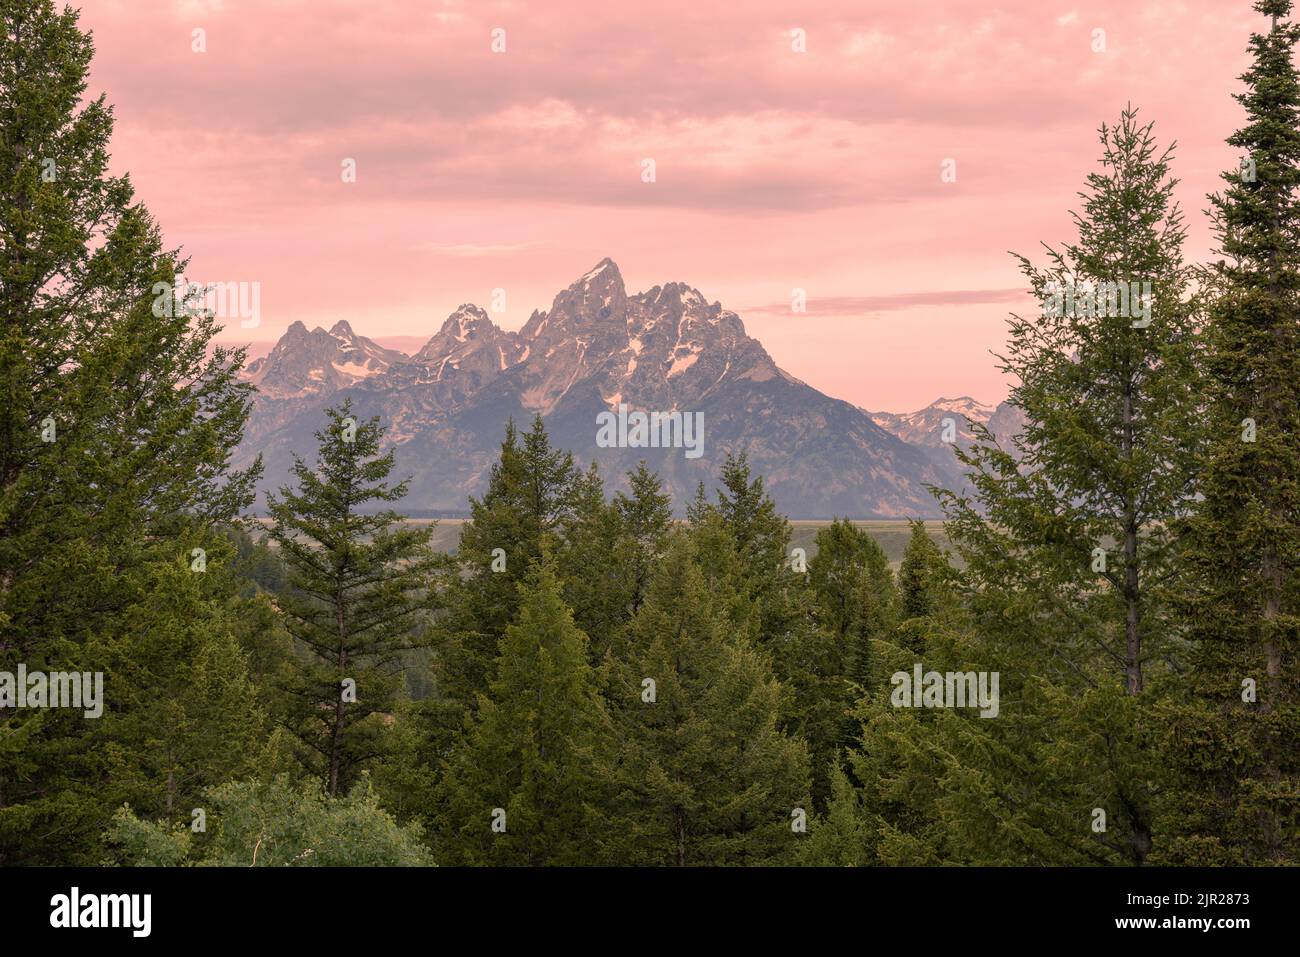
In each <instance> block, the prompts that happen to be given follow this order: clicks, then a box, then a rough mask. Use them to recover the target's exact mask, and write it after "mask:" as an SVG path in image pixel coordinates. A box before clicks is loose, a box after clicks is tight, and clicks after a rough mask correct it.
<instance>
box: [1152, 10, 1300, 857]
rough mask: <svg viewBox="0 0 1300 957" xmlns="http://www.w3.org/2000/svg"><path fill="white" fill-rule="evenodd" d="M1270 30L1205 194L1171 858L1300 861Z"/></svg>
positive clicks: (1296, 522) (1283, 65)
mask: <svg viewBox="0 0 1300 957" xmlns="http://www.w3.org/2000/svg"><path fill="white" fill-rule="evenodd" d="M1254 7H1255V10H1256V11H1258V12H1259V13H1261V14H1263V15H1264V16H1267V17H1269V18H1270V20H1271V23H1270V26H1269V29H1268V31H1267V32H1265V33H1259V34H1255V35H1254V36H1253V37H1252V38H1251V44H1250V45H1251V52H1252V54H1253V57H1254V62H1253V63H1252V65H1251V67H1250V69H1249V70H1248V71H1247V72H1246V73H1245V75H1244V76H1243V77H1242V79H1243V80H1244V81H1245V83H1246V87H1247V89H1246V92H1244V93H1242V94H1238V95H1237V96H1236V99H1237V100H1238V102H1239V103H1241V105H1242V106H1243V107H1244V108H1245V110H1246V124H1245V125H1244V126H1243V127H1242V128H1241V129H1240V130H1239V131H1237V132H1236V133H1235V134H1233V135H1232V136H1231V137H1230V138H1229V140H1228V143H1229V144H1230V145H1231V146H1234V147H1236V148H1238V149H1241V150H1243V151H1244V152H1245V155H1244V157H1243V158H1242V163H1241V166H1240V167H1239V168H1238V169H1235V170H1230V171H1228V172H1226V173H1224V174H1223V179H1224V180H1225V181H1226V182H1227V183H1228V187H1227V189H1226V190H1225V191H1224V192H1223V193H1221V194H1219V195H1215V196H1213V197H1211V200H1212V204H1213V212H1214V214H1215V221H1216V222H1215V224H1216V228H1217V230H1218V234H1219V240H1220V246H1221V249H1222V252H1223V253H1224V255H1225V257H1226V259H1225V260H1223V261H1220V262H1219V264H1218V267H1217V270H1216V276H1215V287H1216V292H1217V293H1218V296H1217V298H1216V301H1215V303H1214V306H1213V308H1212V311H1211V315H1210V321H1209V325H1208V356H1209V359H1208V365H1209V371H1210V380H1211V383H1212V385H1211V388H1210V402H1209V410H1208V415H1207V418H1208V421H1209V423H1210V435H1211V444H1210V449H1209V452H1208V455H1207V457H1206V461H1205V463H1204V468H1203V472H1202V475H1201V479H1200V484H1199V490H1200V492H1201V494H1202V495H1203V501H1201V502H1200V503H1199V505H1198V507H1197V509H1196V513H1195V515H1194V517H1193V518H1192V520H1191V521H1189V522H1188V523H1187V524H1186V525H1185V527H1184V529H1183V530H1184V531H1185V533H1186V536H1187V540H1188V542H1189V545H1190V547H1189V559H1188V568H1189V575H1188V582H1187V587H1186V589H1185V591H1184V593H1183V595H1182V598H1183V607H1184V611H1185V612H1186V615H1187V620H1188V624H1189V629H1190V637H1191V638H1192V639H1193V640H1194V641H1195V643H1196V648H1195V653H1194V656H1193V659H1192V670H1191V676H1190V686H1189V688H1188V691H1189V692H1190V694H1189V697H1188V698H1187V700H1185V701H1183V702H1180V703H1179V704H1178V705H1177V706H1176V707H1175V708H1174V709H1173V711H1172V713H1171V716H1170V719H1169V723H1168V725H1167V729H1168V730H1167V737H1166V748H1167V750H1168V752H1169V754H1170V756H1171V765H1172V768H1173V771H1174V773H1175V777H1174V781H1173V784H1172V788H1171V793H1170V795H1169V800H1168V801H1167V802H1166V806H1165V809H1164V813H1163V815H1162V820H1163V821H1164V822H1165V824H1166V826H1167V827H1168V829H1169V830H1170V831H1171V832H1172V840H1171V842H1170V846H1169V848H1168V849H1167V850H1166V851H1164V852H1163V854H1162V860H1165V861H1173V862H1182V863H1196V864H1281V863H1295V862H1296V861H1297V860H1300V750H1297V748H1296V746H1295V741H1296V733H1297V729H1298V728H1300V249H1298V248H1297V246H1296V236H1297V234H1298V233H1300V193H1298V192H1297V187H1298V186H1300V75H1298V74H1297V71H1296V67H1295V59H1294V58H1295V47H1296V42H1297V40H1298V39H1300V25H1297V24H1295V23H1293V22H1291V20H1290V17H1291V13H1292V5H1291V3H1290V0H1259V2H1257V3H1255V5H1254Z"/></svg>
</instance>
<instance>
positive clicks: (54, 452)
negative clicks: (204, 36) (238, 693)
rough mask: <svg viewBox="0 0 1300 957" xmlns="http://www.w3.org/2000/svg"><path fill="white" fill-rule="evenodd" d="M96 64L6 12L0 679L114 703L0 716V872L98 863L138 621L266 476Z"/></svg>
mask: <svg viewBox="0 0 1300 957" xmlns="http://www.w3.org/2000/svg"><path fill="white" fill-rule="evenodd" d="M92 54H93V46H92V43H91V40H90V37H89V36H88V35H85V34H82V33H81V31H80V30H79V29H78V14H77V13H76V11H74V10H72V9H70V8H69V9H65V10H64V11H62V12H58V11H56V10H55V7H54V4H53V3H52V2H51V0H4V2H0V234H3V237H4V239H3V242H0V395H3V401H0V670H3V671H8V672H11V673H12V672H13V671H15V669H16V667H17V665H18V664H20V663H22V664H25V665H26V666H27V667H28V668H29V669H31V670H33V671H35V670H41V671H77V672H96V671H101V672H104V693H105V697H106V698H107V702H106V704H105V717H103V718H100V719H86V718H84V716H83V715H82V713H81V712H79V711H78V712H74V711H72V710H70V709H51V710H43V711H37V710H19V709H10V708H4V709H2V710H0V863H4V864H17V863H40V864H56V863H93V862H94V861H95V860H96V859H97V856H98V853H99V851H98V848H99V846H100V845H99V836H100V835H101V834H102V832H103V829H104V826H105V824H106V822H107V819H108V816H109V815H110V814H111V813H112V809H113V807H114V806H115V803H120V802H119V801H118V799H119V798H121V797H122V796H123V788H125V787H128V786H130V787H133V786H134V783H132V784H130V785H126V784H121V785H119V783H118V782H140V781H141V780H142V779H143V778H144V777H145V776H147V774H148V770H147V762H148V761H149V760H151V759H150V758H149V757H148V756H149V755H151V754H153V750H154V749H153V748H152V747H151V745H150V744H149V742H147V741H144V740H140V739H136V740H132V741H128V742H123V741H122V740H121V739H120V738H117V739H115V740H114V741H113V743H110V740H109V739H110V737H111V736H112V735H115V734H116V733H117V732H118V731H121V730H123V729H124V727H125V725H123V724H120V723H117V722H116V720H115V716H116V715H117V714H118V713H119V712H120V710H121V709H122V708H123V707H125V706H126V705H125V703H126V702H129V701H135V702H140V701H144V700H146V699H145V697H144V694H145V692H144V689H141V688H139V687H138V686H137V685H136V684H135V677H136V676H137V675H145V676H148V675H150V674H157V673H158V672H154V671H152V669H153V668H154V667H159V668H161V665H162V663H161V662H154V661H150V660H148V654H149V651H148V648H147V647H144V646H146V645H148V644H149V642H150V641H151V639H150V637H149V636H147V635H142V634H140V633H138V632H136V631H133V630H132V628H131V625H130V622H131V621H132V620H133V619H136V620H144V619H150V618H152V617H153V616H154V614H155V613H154V611H153V608H152V606H153V604H154V603H155V602H157V601H159V600H160V596H161V594H162V593H163V591H164V590H165V589H166V588H167V587H168V586H169V585H170V584H171V583H172V575H173V573H174V572H175V571H176V569H177V567H178V566H181V564H182V563H184V565H185V566H189V565H190V564H191V561H192V558H191V556H192V555H193V554H202V553H203V552H207V553H211V554H212V555H213V556H214V558H215V557H216V556H217V555H218V554H220V553H221V550H222V544H221V543H222V540H223V536H222V535H221V531H220V528H221V526H222V525H223V524H224V523H226V522H228V521H230V520H232V519H233V518H234V517H235V516H236V515H237V514H238V512H239V511H240V509H241V508H243V507H244V506H245V505H246V504H247V503H248V502H250V501H251V499H252V496H251V487H252V484H253V482H254V481H255V480H256V477H257V472H258V470H259V469H260V465H259V466H256V467H254V469H252V470H250V471H248V472H245V473H233V472H231V471H230V470H229V469H228V468H227V464H228V460H229V456H230V451H231V449H232V448H233V447H234V446H235V444H236V443H237V442H238V439H239V436H240V433H241V430H242V428H243V424H244V421H245V418H246V416H247V412H248V391H249V387H248V386H247V385H243V384H240V383H238V382H237V380H236V375H237V373H238V371H239V368H240V366H241V365H242V362H243V355H242V353H241V352H238V351H235V352H232V351H229V350H226V349H222V348H214V349H213V350H211V352H210V354H209V350H208V347H209V344H210V342H211V340H212V337H213V335H214V334H215V333H216V331H217V328H218V327H217V325H216V322H215V319H214V317H213V316H211V315H210V314H207V313H203V312H201V311H196V309H195V308H194V307H195V305H196V304H195V302H194V301H193V298H192V297H190V298H186V297H185V296H183V295H182V296H181V297H179V298H178V297H177V296H176V295H174V292H173V290H174V289H175V282H176V277H177V275H178V274H179V273H180V272H182V271H183V269H184V266H185V262H184V260H183V259H181V258H180V257H179V256H178V254H177V253H176V252H174V251H168V250H165V249H164V247H163V245H162V240H161V237H160V234H159V230H158V228H157V227H156V225H155V224H154V223H153V221H152V219H151V218H150V216H149V214H148V212H147V211H146V210H145V209H144V207H143V206H141V205H140V204H138V203H137V202H135V200H134V197H133V195H132V190H131V186H130V183H129V181H128V180H127V179H126V178H125V177H115V176H111V175H109V174H108V162H109V161H108V151H107V147H108V142H109V139H110V137H111V134H112V125H113V123H112V113H111V110H110V108H109V107H108V105H107V103H106V100H105V98H104V96H102V95H100V96H87V95H86V87H87V83H86V77H87V73H88V69H89V64H90V60H91V58H92ZM158 287H161V289H163V290H165V291H164V292H163V293H161V294H160V293H159V291H158ZM195 550H202V551H201V552H196V551H195ZM216 571H217V568H216V567H215V563H214V568H213V572H214V574H211V575H209V576H207V577H206V578H205V579H204V581H203V583H202V587H201V588H199V589H197V590H195V591H192V592H187V593H186V594H187V595H188V596H190V597H192V598H193V600H194V601H195V602H196V603H197V605H196V609H197V614H196V618H198V619H202V618H203V617H204V616H205V615H208V614H209V613H211V611H212V609H213V608H214V607H215V605H212V604H210V601H209V600H210V599H213V598H214V596H216V595H217V593H218V592H219V591H220V589H221V588H223V587H224V584H225V583H226V582H227V581H228V579H226V578H225V577H224V576H223V575H220V574H215V572H216ZM208 624H209V623H201V624H199V625H197V626H196V627H195V628H193V629H191V630H190V631H189V632H188V634H187V636H186V637H185V639H184V640H177V641H176V643H175V644H174V645H173V646H172V649H171V650H173V651H175V652H177V653H179V654H182V655H183V656H184V657H182V658H180V659H179V660H175V659H174V660H172V661H171V662H169V664H170V666H171V668H172V670H173V671H176V672H181V671H184V670H185V669H187V668H191V667H199V665H198V661H199V658H198V657H197V656H201V655H202V654H203V653H204V652H203V648H204V647H205V642H206V641H208V640H211V641H219V640H221V638H220V636H221V634H222V632H223V631H224V630H225V628H226V627H228V623H227V625H221V624H212V626H211V629H210V630H209V628H208ZM200 632H202V633H203V634H202V635H200ZM172 637H174V638H177V639H180V637H181V636H179V635H173V636H172ZM137 643H142V646H141V647H133V646H135V645H136V644H137ZM131 663H134V664H135V665H138V669H137V670H136V671H134V672H132V673H127V672H119V671H117V670H116V668H117V667H118V666H119V665H121V666H123V667H129V666H130V665H131ZM157 693H158V691H157V690H155V694H157ZM190 703H191V704H196V703H195V702H194V701H193V699H192V698H191V699H190ZM197 706H198V707H200V709H201V710H204V711H207V710H208V708H207V704H197ZM193 717H195V716H194V715H193V714H190V715H189V718H193ZM189 718H187V721H188V720H189ZM214 740H217V741H219V740H220V739H214ZM123 744H125V745H127V746H126V747H125V748H124V747H121V745H123ZM239 747H240V742H239V741H231V742H230V744H229V749H230V752H229V753H228V754H227V755H225V756H217V755H210V756H209V759H205V763H206V766H208V767H210V768H215V767H217V766H220V765H222V764H224V763H226V761H227V759H228V758H230V757H231V755H232V754H233V752H234V750H236V749H238V748H239ZM160 784H161V782H157V781H151V782H149V789H150V790H151V791H152V792H153V793H155V794H156V793H158V791H157V790H156V789H155V786H157V785H160Z"/></svg>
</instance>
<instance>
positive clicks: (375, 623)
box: [267, 400, 434, 796]
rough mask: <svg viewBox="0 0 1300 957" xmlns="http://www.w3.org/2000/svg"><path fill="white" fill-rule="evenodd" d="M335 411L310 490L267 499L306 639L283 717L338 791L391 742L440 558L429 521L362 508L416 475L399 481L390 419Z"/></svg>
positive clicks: (291, 674)
mask: <svg viewBox="0 0 1300 957" xmlns="http://www.w3.org/2000/svg"><path fill="white" fill-rule="evenodd" d="M325 414H326V416H327V417H328V419H329V426H328V427H327V428H325V429H324V430H322V431H320V432H317V433H316V439H317V441H318V442H319V449H318V452H317V465H316V469H315V470H313V469H312V468H310V467H309V466H308V465H307V463H305V462H304V461H303V460H302V459H301V458H299V457H297V456H296V455H295V457H294V475H295V477H296V478H297V480H298V490H296V491H295V490H293V489H290V488H282V489H281V490H280V495H279V497H276V496H274V495H268V496H267V502H268V506H269V508H270V511H271V515H272V517H273V518H274V519H275V526H274V527H273V528H272V530H271V533H270V534H271V538H272V540H273V541H274V542H275V543H276V545H277V546H279V550H280V554H281V555H283V556H284V562H285V564H286V566H287V567H288V569H289V583H290V586H291V588H290V590H289V591H287V592H286V593H285V594H284V595H282V596H281V597H280V605H281V609H282V612H283V615H284V621H285V626H286V628H287V629H288V631H289V634H290V635H292V636H293V638H294V640H295V641H296V642H298V643H299V645H300V647H302V648H304V649H305V651H306V656H305V657H304V658H303V659H302V660H301V661H299V662H298V663H297V664H296V665H295V666H292V667H286V668H284V669H282V673H283V676H284V690H285V692H286V694H287V701H286V706H285V709H284V712H283V716H282V718H281V720H282V721H284V723H285V724H286V726H287V727H288V728H289V729H290V730H292V731H293V733H294V734H295V735H297V737H298V740H299V742H300V744H301V745H302V748H301V750H300V756H301V760H302V761H303V764H304V766H305V767H307V768H308V769H309V770H310V772H311V773H313V774H315V775H316V776H317V777H318V778H319V779H320V780H321V781H322V782H323V784H324V787H325V790H326V793H328V794H329V795H331V796H336V795H338V794H340V793H342V792H343V791H345V790H346V789H347V788H348V787H350V785H351V783H352V782H353V781H354V780H355V779H356V776H357V774H359V773H360V771H361V769H362V767H363V766H365V764H366V762H367V761H369V760H371V759H372V758H375V757H378V756H380V755H382V754H384V753H385V750H386V748H387V747H388V744H389V736H388V734H387V726H388V724H389V722H391V720H392V712H393V710H394V709H395V708H396V707H397V704H398V701H399V700H400V699H401V695H402V684H403V681H402V675H401V672H400V668H399V665H400V655H401V653H402V652H404V651H407V650H409V649H411V648H413V647H415V646H416V645H417V643H418V642H419V641H420V640H422V636H421V630H422V620H421V619H422V614H423V611H424V608H425V592H426V590H427V581H428V577H429V575H430V574H431V572H432V569H433V567H434V558H433V555H432V552H431V551H430V550H429V547H428V540H429V534H430V530H429V529H428V528H416V527H412V526H408V525H403V524H401V516H399V515H398V514H397V513H396V512H394V511H392V510H391V509H384V510H381V511H377V512H373V513H365V512H362V511H360V509H361V508H363V507H364V506H365V505H366V504H367V503H369V502H394V501H397V500H398V499H400V498H401V497H402V496H403V495H404V494H405V493H406V482H399V483H397V484H396V485H389V484H388V482H387V478H388V476H389V473H390V472H392V469H393V452H392V451H391V450H390V451H389V452H387V453H385V454H383V455H380V454H379V443H380V439H381V438H382V436H383V429H382V428H381V427H380V425H379V422H378V419H372V420H370V421H368V422H358V421H357V420H356V419H355V418H354V416H353V414H352V406H351V400H349V401H348V402H346V403H345V404H344V405H343V407H342V408H341V409H327V410H326V413H325Z"/></svg>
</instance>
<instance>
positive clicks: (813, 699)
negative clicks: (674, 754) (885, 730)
mask: <svg viewBox="0 0 1300 957" xmlns="http://www.w3.org/2000/svg"><path fill="white" fill-rule="evenodd" d="M816 545H817V553H816V554H815V555H814V556H813V557H812V558H811V559H810V560H809V562H808V586H809V592H810V597H811V604H812V606H813V611H814V613H815V615H816V621H817V631H816V633H815V636H814V637H813V638H811V639H810V640H805V641H804V642H803V643H802V645H801V647H802V654H801V655H800V659H799V660H798V661H796V662H793V663H791V664H788V665H787V667H789V668H790V669H791V672H792V673H793V674H796V675H797V676H796V677H794V678H792V679H791V680H792V682H793V684H794V687H795V688H796V689H797V690H798V691H799V692H802V693H801V694H800V695H799V696H798V698H799V700H796V703H795V710H796V716H797V719H798V723H797V724H795V725H794V727H797V728H798V730H799V732H800V734H801V735H802V736H803V737H804V739H805V740H806V741H807V742H808V747H809V751H810V753H811V755H812V760H813V771H814V774H813V797H814V803H815V804H817V806H818V807H819V808H820V807H822V806H823V805H824V803H825V801H827V800H829V799H830V798H831V797H832V784H833V779H832V777H831V776H829V774H828V769H829V768H830V767H831V766H832V765H833V764H834V763H835V761H836V759H837V758H838V756H839V755H840V753H841V752H842V751H843V750H844V748H845V747H846V746H848V745H849V743H850V735H851V733H852V729H853V727H854V725H853V722H852V719H851V713H852V710H853V705H854V703H855V702H856V701H857V699H858V696H859V695H860V694H861V693H862V687H863V686H864V684H865V680H866V674H867V669H868V667H869V663H870V660H871V644H872V642H874V641H879V640H881V639H884V638H886V637H888V636H889V634H890V633H891V631H892V629H893V626H894V619H895V615H896V612H895V607H896V605H897V599H896V596H895V589H894V580H893V573H892V572H891V571H890V569H889V558H888V557H887V556H886V555H885V552H884V550H883V549H882V548H881V547H880V545H879V544H878V543H877V542H876V541H875V539H873V538H872V537H871V536H870V535H868V534H867V533H866V532H865V531H863V530H862V529H861V528H859V527H858V526H856V525H854V524H853V523H852V522H850V521H848V520H847V519H844V520H840V519H836V520H835V521H833V522H831V524H830V525H828V526H826V527H825V528H822V529H820V530H818V532H817V538H816Z"/></svg>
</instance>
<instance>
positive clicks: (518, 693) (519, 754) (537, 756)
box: [439, 555, 610, 866]
mask: <svg viewBox="0 0 1300 957" xmlns="http://www.w3.org/2000/svg"><path fill="white" fill-rule="evenodd" d="M519 592H520V595H519V616H518V618H517V620H516V621H515V623H514V624H512V625H510V626H509V627H508V628H507V629H506V634H505V637H504V638H503V639H502V642H501V650H500V654H499V655H498V657H497V660H496V668H495V678H494V679H493V681H492V683H491V685H490V687H489V689H488V693H487V694H486V695H483V696H480V699H479V705H478V708H477V709H476V710H475V711H474V712H472V713H471V714H470V716H469V718H468V723H467V726H466V729H465V733H464V736H463V737H462V738H461V739H460V741H459V742H458V743H457V744H456V746H455V750H454V751H453V753H452V754H451V756H450V757H449V759H448V760H447V762H446V765H445V767H444V772H443V777H442V781H441V783H440V786H439V790H440V794H439V803H440V805H441V809H442V810H441V826H440V834H441V837H442V841H441V843H440V853H441V855H442V856H443V857H444V858H445V859H446V860H447V861H448V862H449V863H466V864H497V865H516V866H517V865H527V866H541V865H574V864H592V863H597V862H598V859H599V855H600V853H601V852H600V847H601V844H602V842H603V841H604V840H605V836H604V833H603V832H604V828H603V827H602V826H601V823H600V822H601V820H602V818H601V811H602V806H603V804H604V794H605V793H606V791H605V787H606V785H605V783H604V782H605V780H606V775H607V772H606V771H605V770H604V768H605V766H606V759H605V756H604V749H605V748H606V747H607V745H608V742H609V734H610V726H609V718H608V715H607V714H606V712H605V708H604V705H603V703H602V701H601V698H600V696H599V694H598V692H597V688H596V679H595V675H594V673H593V672H592V669H591V665H590V663H589V661H588V651H587V638H586V636H585V635H584V634H583V633H582V632H581V631H579V630H578V628H577V627H576V626H575V625H574V623H573V616H572V614H571V613H570V611H569V609H568V608H567V607H565V605H564V601H563V598H562V596H561V590H560V582H559V580H558V579H557V577H556V574H555V571H554V568H553V567H552V559H551V558H550V557H549V555H544V556H543V559H542V560H541V561H539V562H534V563H533V566H532V568H531V569H530V570H529V573H528V577H527V578H526V579H525V580H524V581H523V582H522V583H521V584H520V586H519Z"/></svg>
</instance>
